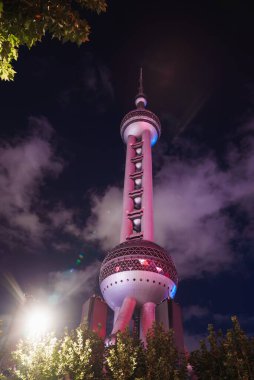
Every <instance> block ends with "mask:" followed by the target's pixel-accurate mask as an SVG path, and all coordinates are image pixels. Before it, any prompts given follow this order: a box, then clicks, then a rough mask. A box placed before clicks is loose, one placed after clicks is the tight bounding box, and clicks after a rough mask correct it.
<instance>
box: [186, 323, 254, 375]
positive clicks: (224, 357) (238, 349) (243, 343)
mask: <svg viewBox="0 0 254 380" xmlns="http://www.w3.org/2000/svg"><path fill="white" fill-rule="evenodd" d="M231 320H232V324H233V327H232V328H231V329H229V330H228V331H227V333H226V334H225V335H223V333H222V331H220V330H219V331H218V332H217V331H215V329H214V327H213V326H212V325H209V326H208V331H209V335H208V337H207V340H206V341H205V340H203V341H201V342H200V348H199V349H198V350H196V351H194V352H192V353H191V355H190V364H191V365H192V367H193V369H194V372H195V374H196V375H197V377H198V379H200V380H203V379H204V380H209V379H211V380H212V379H227V380H235V379H241V380H250V379H254V368H253V363H254V338H249V337H247V336H246V334H245V333H244V331H243V330H242V329H241V327H240V324H239V322H238V320H237V318H236V317H232V318H231Z"/></svg>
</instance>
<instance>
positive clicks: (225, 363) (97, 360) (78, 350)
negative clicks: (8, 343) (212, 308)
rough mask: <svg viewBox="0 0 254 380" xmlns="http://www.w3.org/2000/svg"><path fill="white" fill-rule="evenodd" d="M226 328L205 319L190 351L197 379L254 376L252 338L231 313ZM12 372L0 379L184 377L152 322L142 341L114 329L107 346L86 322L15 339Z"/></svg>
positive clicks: (180, 360)
mask: <svg viewBox="0 0 254 380" xmlns="http://www.w3.org/2000/svg"><path fill="white" fill-rule="evenodd" d="M232 322H233V326H232V328H231V329H230V330H228V331H227V333H226V334H224V335H223V333H222V332H221V331H218V332H216V331H215V330H214V328H213V326H212V325H209V327H208V331H209V335H208V337H207V339H206V341H202V342H201V343H200V348H199V349H198V350H196V351H194V352H193V353H191V355H190V364H191V366H192V367H193V369H194V372H195V375H196V376H197V377H196V378H197V379H199V380H217V379H220V380H223V379H225V380H236V379H239V380H251V379H254V368H253V363H254V339H253V338H248V337H247V336H246V335H245V333H244V332H243V331H242V329H241V327H240V325H239V322H238V320H237V318H236V317H232ZM13 368H15V369H14V373H13V376H12V377H9V376H8V377H7V376H4V375H3V374H2V375H1V374H0V380H6V379H7V378H8V379H9V378H11V379H13V380H17V379H19V380H63V379H65V380H66V379H71V380H84V379H85V380H87V379H88V380H89V379H95V380H103V379H104V380H184V379H187V378H188V374H187V362H186V358H185V355H184V353H183V354H179V352H178V351H177V349H176V347H175V345H174V336H173V332H172V331H168V332H165V331H164V330H163V328H162V326H160V325H154V326H153V328H152V329H151V330H150V331H149V333H148V336H147V346H146V348H144V346H143V344H142V343H141V341H140V340H139V339H137V338H135V337H132V336H131V335H130V334H129V333H128V332H127V331H126V332H124V333H118V334H117V336H116V343H115V345H113V346H110V347H108V348H105V347H104V342H103V341H102V340H101V339H100V338H99V337H98V335H97V334H96V333H93V332H92V331H90V330H89V329H88V328H87V327H86V326H80V327H78V328H77V329H75V330H73V331H71V332H70V333H68V332H67V331H66V332H65V334H64V336H63V337H62V338H60V339H57V338H56V337H55V336H54V335H53V334H48V335H46V336H45V337H43V338H42V339H41V340H40V341H38V342H32V341H29V340H27V341H21V342H20V343H19V344H18V347H17V349H16V351H15V352H14V353H13Z"/></svg>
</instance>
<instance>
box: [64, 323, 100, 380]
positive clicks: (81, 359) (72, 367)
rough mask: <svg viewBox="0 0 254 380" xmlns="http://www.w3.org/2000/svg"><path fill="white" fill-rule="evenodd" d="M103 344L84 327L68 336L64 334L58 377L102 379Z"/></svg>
mask: <svg viewBox="0 0 254 380" xmlns="http://www.w3.org/2000/svg"><path fill="white" fill-rule="evenodd" d="M103 354H104V342H103V340H102V339H101V338H99V336H98V335H97V334H96V333H94V332H92V331H90V330H89V329H88V328H87V327H86V326H83V325H82V326H80V327H78V328H77V329H75V330H73V331H72V332H71V333H70V334H68V332H67V331H66V332H65V336H64V337H63V339H62V341H61V343H60V350H59V363H58V375H59V376H60V377H61V376H62V377H63V376H65V375H69V376H70V378H71V379H75V380H82V379H86V380H88V379H94V380H101V379H102V378H103Z"/></svg>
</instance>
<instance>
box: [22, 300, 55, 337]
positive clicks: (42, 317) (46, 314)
mask: <svg viewBox="0 0 254 380" xmlns="http://www.w3.org/2000/svg"><path fill="white" fill-rule="evenodd" d="M52 322H53V317H52V313H51V312H50V310H49V309H48V308H47V307H45V306H41V305H32V306H31V307H29V308H28V309H27V310H26V311H25V314H24V321H23V323H24V324H23V326H24V328H23V334H24V336H25V337H26V338H28V339H30V340H34V341H35V340H38V339H40V338H41V337H42V336H43V335H45V334H46V333H47V332H49V330H50V329H51V328H52Z"/></svg>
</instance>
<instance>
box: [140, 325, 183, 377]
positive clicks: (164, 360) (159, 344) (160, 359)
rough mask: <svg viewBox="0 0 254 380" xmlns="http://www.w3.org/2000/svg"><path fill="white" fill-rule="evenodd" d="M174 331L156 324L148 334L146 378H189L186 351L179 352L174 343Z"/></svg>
mask: <svg viewBox="0 0 254 380" xmlns="http://www.w3.org/2000/svg"><path fill="white" fill-rule="evenodd" d="M173 334H174V333H173V331H172V330H169V331H167V332H166V331H164V330H163V327H162V326H161V325H156V324H155V325H154V326H153V328H152V329H151V330H149V331H148V335H147V348H146V362H147V375H146V380H161V379H165V380H171V379H172V380H183V379H186V378H187V363H186V360H185V355H184V353H182V354H181V353H179V352H178V351H177V349H176V347H175V344H174V335H173Z"/></svg>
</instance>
